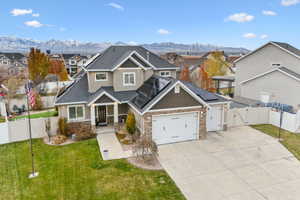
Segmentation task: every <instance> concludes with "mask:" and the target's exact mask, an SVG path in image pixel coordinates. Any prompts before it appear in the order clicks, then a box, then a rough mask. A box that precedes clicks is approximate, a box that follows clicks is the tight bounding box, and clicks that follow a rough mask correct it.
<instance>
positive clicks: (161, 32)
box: [157, 28, 171, 35]
mask: <svg viewBox="0 0 300 200" xmlns="http://www.w3.org/2000/svg"><path fill="white" fill-rule="evenodd" d="M157 33H158V34H160V35H169V34H171V32H170V31H168V30H166V29H163V28H161V29H159V30H158V31H157Z"/></svg>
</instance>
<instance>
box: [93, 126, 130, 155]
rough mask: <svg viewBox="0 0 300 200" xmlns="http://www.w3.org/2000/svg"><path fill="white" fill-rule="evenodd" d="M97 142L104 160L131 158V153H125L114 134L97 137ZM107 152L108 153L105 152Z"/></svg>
mask: <svg viewBox="0 0 300 200" xmlns="http://www.w3.org/2000/svg"><path fill="white" fill-rule="evenodd" d="M97 141H98V145H99V149H100V153H101V155H102V158H103V160H114V159H121V158H129V157H131V156H132V152H131V151H124V150H123V149H122V146H121V144H120V142H119V140H118V138H117V137H116V134H115V133H114V132H112V133H104V134H98V135H97ZM105 150H107V153H105V152H104V151H105Z"/></svg>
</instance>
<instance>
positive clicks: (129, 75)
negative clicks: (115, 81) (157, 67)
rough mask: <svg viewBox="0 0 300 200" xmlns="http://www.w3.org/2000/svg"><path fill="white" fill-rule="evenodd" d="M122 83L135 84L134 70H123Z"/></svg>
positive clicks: (126, 84)
mask: <svg viewBox="0 0 300 200" xmlns="http://www.w3.org/2000/svg"><path fill="white" fill-rule="evenodd" d="M123 85H124V86H133V85H135V72H124V73H123Z"/></svg>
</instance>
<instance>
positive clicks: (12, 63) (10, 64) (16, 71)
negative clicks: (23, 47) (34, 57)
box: [0, 53, 27, 76]
mask: <svg viewBox="0 0 300 200" xmlns="http://www.w3.org/2000/svg"><path fill="white" fill-rule="evenodd" d="M26 66H27V58H26V56H25V55H23V54H21V53H0V67H1V68H2V69H6V70H7V72H8V75H13V76H17V75H20V74H22V73H24V72H26V71H27V67H26Z"/></svg>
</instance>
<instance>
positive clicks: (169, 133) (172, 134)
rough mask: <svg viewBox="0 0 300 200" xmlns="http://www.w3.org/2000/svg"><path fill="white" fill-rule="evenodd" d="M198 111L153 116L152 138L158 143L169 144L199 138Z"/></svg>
mask: <svg viewBox="0 0 300 200" xmlns="http://www.w3.org/2000/svg"><path fill="white" fill-rule="evenodd" d="M198 127H199V118H198V113H196V112H193V113H184V114H172V115H160V116H153V118H152V138H153V141H154V142H156V144H168V143H174V142H182V141H187V140H195V139H197V138H198Z"/></svg>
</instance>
